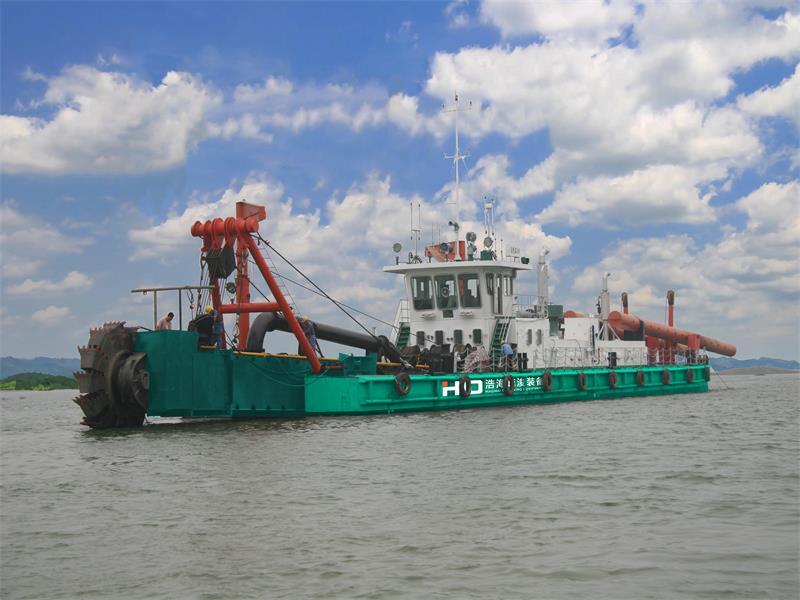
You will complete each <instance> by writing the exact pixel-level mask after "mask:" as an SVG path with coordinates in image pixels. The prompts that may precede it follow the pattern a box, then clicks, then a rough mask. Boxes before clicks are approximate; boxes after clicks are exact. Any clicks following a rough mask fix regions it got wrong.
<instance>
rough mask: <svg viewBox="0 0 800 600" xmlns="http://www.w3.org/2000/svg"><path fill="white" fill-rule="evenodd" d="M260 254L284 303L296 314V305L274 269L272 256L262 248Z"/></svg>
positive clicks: (283, 281) (284, 282) (266, 249)
mask: <svg viewBox="0 0 800 600" xmlns="http://www.w3.org/2000/svg"><path fill="white" fill-rule="evenodd" d="M262 254H263V255H264V261H265V262H266V263H267V266H268V267H269V270H270V271H272V274H273V275H274V276H275V281H276V282H277V283H278V287H279V288H280V290H281V293H282V294H283V297H284V298H286V301H287V302H288V303H289V306H290V307H291V309H292V311H293V312H294V313H295V314H297V303H296V302H295V301H294V297H293V296H292V292H290V291H289V288H288V287H287V286H286V281H285V280H284V279H283V276H282V275H281V274H280V272H279V271H278V269H277V268H276V267H275V261H273V260H272V255H271V254H270V252H269V249H268V248H264V251H263V253H262Z"/></svg>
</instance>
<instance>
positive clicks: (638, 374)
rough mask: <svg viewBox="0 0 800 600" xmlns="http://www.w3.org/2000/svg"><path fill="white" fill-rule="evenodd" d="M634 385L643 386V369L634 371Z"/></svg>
mask: <svg viewBox="0 0 800 600" xmlns="http://www.w3.org/2000/svg"><path fill="white" fill-rule="evenodd" d="M636 385H638V386H639V387H642V386H644V371H636Z"/></svg>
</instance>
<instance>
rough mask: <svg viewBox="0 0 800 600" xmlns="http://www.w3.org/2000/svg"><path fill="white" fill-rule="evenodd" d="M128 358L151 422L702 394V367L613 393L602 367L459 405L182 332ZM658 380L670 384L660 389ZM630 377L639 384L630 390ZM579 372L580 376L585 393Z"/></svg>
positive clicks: (417, 380) (528, 381)
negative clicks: (144, 382)
mask: <svg viewBox="0 0 800 600" xmlns="http://www.w3.org/2000/svg"><path fill="white" fill-rule="evenodd" d="M136 351H137V352H145V353H147V370H148V373H149V388H150V389H149V393H148V408H147V414H148V415H150V416H178V417H232V418H253V417H259V418H280V417H300V416H305V415H342V414H348V415H355V414H381V413H396V412H417V411H430V410H452V409H464V408H479V407H484V406H500V405H513V404H543V403H552V402H569V401H575V400H598V399H610V398H622V397H626V396H656V395H664V394H682V393H699V392H706V391H708V382H707V380H706V377H707V370H706V367H705V366H702V365H697V366H666V367H663V366H652V367H620V368H617V369H614V370H613V371H614V373H616V377H617V385H616V387H615V388H614V387H612V386H611V381H610V375H609V374H610V373H611V370H610V369H607V368H591V369H588V368H587V369H580V370H576V369H557V370H553V371H552V376H553V381H552V386H551V388H550V389H549V390H545V386H544V381H543V375H544V371H543V370H535V371H530V372H525V373H509V375H511V376H513V377H514V380H515V385H514V391H513V393H511V394H508V395H507V394H506V393H504V391H503V386H502V377H503V375H504V374H503V373H480V374H473V375H471V376H470V379H471V386H470V390H471V393H470V395H469V396H467V397H462V396H461V395H460V394H459V389H458V376H456V375H412V376H411V386H410V390H409V391H408V393H407V394H406V395H402V394H401V393H400V392H399V391H398V390H397V389H396V386H395V381H394V377H393V376H391V375H375V374H363V371H365V370H369V367H370V361H369V360H363V359H362V360H361V361H358V360H356V361H355V363H356V365H355V368H353V365H352V364H350V365H348V363H347V361H345V365H344V368H343V369H341V368H340V369H336V370H329V371H327V372H325V373H323V374H321V375H313V374H312V373H311V372H310V368H309V364H308V362H307V361H306V360H304V359H297V358H293V357H288V356H281V355H267V356H262V355H252V354H239V353H235V352H232V351H229V350H205V349H198V347H197V335H196V334H195V333H190V332H183V331H157V332H145V333H140V334H138V335H137V336H136ZM362 363H363V364H362ZM371 364H372V365H374V360H373V361H372V363H371ZM359 371H362V372H361V373H359ZM664 371H667V372H668V373H669V376H668V380H669V383H664V377H665V375H664ZM639 372H641V373H642V374H643V375H639V376H638V381H637V373H639ZM690 372H691V375H690V374H689V373H690ZM580 373H584V374H585V386H584V389H581V386H580V383H581V382H580V377H579V374H580ZM689 379H691V380H692V381H691V382H689Z"/></svg>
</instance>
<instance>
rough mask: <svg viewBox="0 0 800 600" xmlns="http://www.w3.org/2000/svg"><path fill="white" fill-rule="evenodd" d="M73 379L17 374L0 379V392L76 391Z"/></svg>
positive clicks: (60, 376) (59, 376) (76, 385)
mask: <svg viewBox="0 0 800 600" xmlns="http://www.w3.org/2000/svg"><path fill="white" fill-rule="evenodd" d="M77 389H78V382H77V381H75V379H74V378H73V377H63V376H62V375H46V374H45V373H17V374H15V375H11V376H10V377H6V378H5V379H0V390H77Z"/></svg>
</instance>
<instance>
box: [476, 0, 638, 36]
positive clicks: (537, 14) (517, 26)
mask: <svg viewBox="0 0 800 600" xmlns="http://www.w3.org/2000/svg"><path fill="white" fill-rule="evenodd" d="M635 10H636V8H635V3H634V2H631V1H629V0H611V1H608V0H582V1H581V2H560V1H559V0H537V1H536V2H511V1H509V0H483V2H482V3H481V17H482V18H483V20H484V21H486V22H488V23H491V24H493V25H495V26H496V27H497V28H498V29H500V31H501V32H502V34H503V35H504V36H507V37H511V36H518V35H527V34H531V33H538V34H541V35H543V36H546V37H549V38H562V37H563V38H567V39H574V38H585V37H588V38H590V39H592V40H593V41H599V40H603V39H605V38H609V37H612V36H614V35H617V34H618V33H619V31H620V29H621V28H622V26H623V25H625V24H626V23H630V22H631V21H632V20H633V17H634V14H635Z"/></svg>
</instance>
